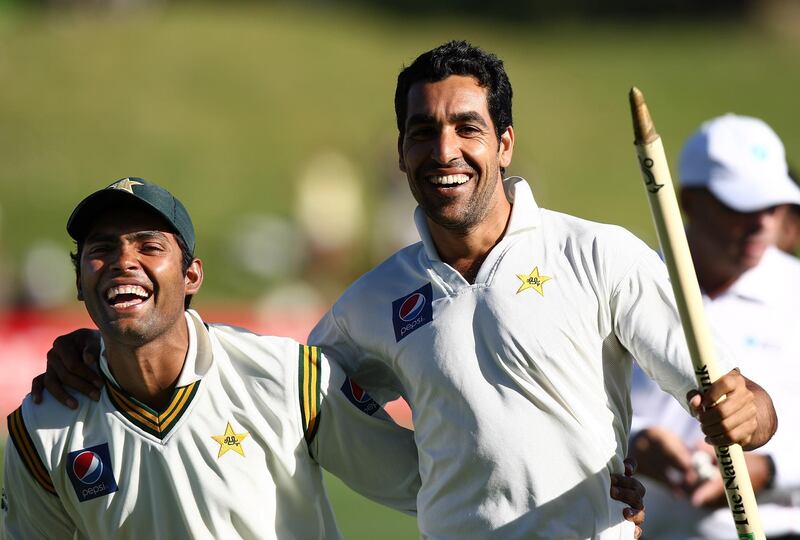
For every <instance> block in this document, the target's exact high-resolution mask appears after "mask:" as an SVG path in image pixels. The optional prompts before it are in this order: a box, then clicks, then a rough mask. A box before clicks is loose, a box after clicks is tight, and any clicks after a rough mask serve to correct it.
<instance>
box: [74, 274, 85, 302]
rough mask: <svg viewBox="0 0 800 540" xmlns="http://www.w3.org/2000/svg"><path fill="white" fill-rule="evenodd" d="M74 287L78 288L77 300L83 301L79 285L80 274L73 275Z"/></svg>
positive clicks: (81, 289)
mask: <svg viewBox="0 0 800 540" xmlns="http://www.w3.org/2000/svg"><path fill="white" fill-rule="evenodd" d="M75 288H76V289H77V290H78V301H79V302H83V288H82V287H81V276H80V275H78V276H76V277H75Z"/></svg>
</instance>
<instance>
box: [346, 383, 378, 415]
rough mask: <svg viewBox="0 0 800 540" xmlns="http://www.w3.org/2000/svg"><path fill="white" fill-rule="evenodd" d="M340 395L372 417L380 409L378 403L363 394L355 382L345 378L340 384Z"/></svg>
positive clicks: (362, 390)
mask: <svg viewBox="0 0 800 540" xmlns="http://www.w3.org/2000/svg"><path fill="white" fill-rule="evenodd" d="M342 393H343V394H344V395H345V397H346V398H347V400H348V401H350V403H352V404H353V405H355V406H356V408H358V409H360V410H361V411H362V412H364V413H366V414H368V415H370V416H372V415H373V414H375V411H377V410H378V409H380V408H381V406H380V405H378V402H377V401H375V400H374V399H372V398H371V397H370V395H369V394H367V393H366V392H364V389H363V388H361V387H360V386H358V385H357V384H356V383H355V382H353V381H352V380H350V377H346V378H345V380H344V383H343V384H342Z"/></svg>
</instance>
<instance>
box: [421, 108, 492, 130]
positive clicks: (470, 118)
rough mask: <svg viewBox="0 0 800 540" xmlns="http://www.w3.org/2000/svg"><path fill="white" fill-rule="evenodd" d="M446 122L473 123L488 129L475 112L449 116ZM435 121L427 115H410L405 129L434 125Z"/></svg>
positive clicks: (481, 117)
mask: <svg viewBox="0 0 800 540" xmlns="http://www.w3.org/2000/svg"><path fill="white" fill-rule="evenodd" d="M447 120H448V122H453V123H460V122H475V123H476V124H478V125H480V126H481V127H484V128H488V127H489V126H488V125H487V124H486V121H485V120H484V119H483V116H481V115H480V114H478V113H477V112H476V111H465V112H460V113H456V114H453V115H450V116H449V117H448V118H447ZM436 123H437V120H436V119H435V118H434V117H433V116H431V115H429V114H414V115H411V116H410V117H409V119H408V121H407V122H406V128H409V127H411V126H415V125H419V124H436Z"/></svg>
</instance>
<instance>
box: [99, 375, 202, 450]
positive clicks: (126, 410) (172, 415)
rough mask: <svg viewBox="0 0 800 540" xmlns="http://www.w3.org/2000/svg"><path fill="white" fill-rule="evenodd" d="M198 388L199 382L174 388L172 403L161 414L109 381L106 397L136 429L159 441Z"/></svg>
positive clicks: (171, 426)
mask: <svg viewBox="0 0 800 540" xmlns="http://www.w3.org/2000/svg"><path fill="white" fill-rule="evenodd" d="M199 387H200V381H195V382H193V383H192V384H189V385H186V386H181V387H179V388H176V389H175V393H174V394H173V395H172V401H170V403H169V405H168V406H167V408H166V409H164V411H163V412H160V413H159V412H157V411H154V410H153V409H151V408H150V407H148V406H147V405H144V404H143V403H141V402H140V401H138V400H137V399H136V398H134V397H132V396H127V395H125V394H124V393H123V392H122V391H121V390H120V389H119V388H117V387H116V386H115V385H114V384H112V383H111V382H110V381H107V382H106V388H107V389H108V397H109V398H110V399H111V403H113V404H114V406H115V407H116V408H117V410H118V411H119V412H121V413H122V415H123V416H124V417H125V418H127V419H128V420H130V421H131V422H132V423H133V424H134V425H135V426H136V427H138V428H140V429H142V430H143V431H145V432H147V433H149V434H150V435H153V436H154V437H157V438H159V439H163V438H164V437H166V436H167V433H169V432H170V430H172V428H173V427H175V425H176V424H177V423H178V420H180V418H181V416H183V413H185V412H186V409H188V408H189V404H190V403H191V402H192V399H193V398H194V396H195V394H197V389H198V388H199Z"/></svg>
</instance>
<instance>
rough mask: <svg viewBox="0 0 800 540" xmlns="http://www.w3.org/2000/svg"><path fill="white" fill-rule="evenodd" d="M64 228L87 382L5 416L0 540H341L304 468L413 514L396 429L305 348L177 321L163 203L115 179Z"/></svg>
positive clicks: (177, 226)
mask: <svg viewBox="0 0 800 540" xmlns="http://www.w3.org/2000/svg"><path fill="white" fill-rule="evenodd" d="M67 231H68V232H69V234H70V236H71V237H72V238H73V239H74V240H75V242H76V246H77V249H76V254H75V255H74V262H75V272H76V275H77V279H76V283H77V289H78V299H79V300H82V301H83V302H84V305H85V307H86V310H87V311H88V313H89V315H90V316H91V318H92V320H93V321H94V322H95V324H96V325H97V326H98V328H99V329H100V335H101V336H102V343H101V351H102V353H101V357H100V362H99V368H100V369H99V371H100V373H101V375H102V380H103V384H102V387H101V389H100V392H99V394H100V396H99V400H98V401H94V400H92V399H89V398H87V397H86V396H81V395H78V396H75V398H74V400H75V404H76V407H75V408H74V409H70V408H66V407H63V406H61V405H60V404H59V403H58V402H57V401H56V400H54V399H53V398H52V396H50V395H49V394H48V395H45V396H44V401H43V403H42V404H41V405H40V406H34V403H33V399H32V398H31V396H28V397H27V398H26V399H25V400H24V402H23V404H22V406H20V407H19V408H18V409H17V410H16V411H14V412H13V413H11V415H9V417H8V433H9V438H8V441H7V446H6V452H5V467H4V473H5V478H4V482H5V485H4V486H3V495H2V512H3V514H4V520H3V522H4V523H3V528H2V530H0V537H2V538H14V539H17V538H19V539H30V538H47V539H56V538H72V537H73V535H74V536H75V537H76V538H101V537H103V538H105V537H108V536H109V535H111V536H113V537H115V538H189V537H194V538H201V537H202V538H309V539H310V538H340V537H341V535H340V534H339V531H338V530H337V527H336V524H335V522H334V514H333V509H332V508H331V506H330V503H329V501H328V499H327V496H326V494H325V488H324V486H323V479H322V473H321V470H320V466H323V467H325V468H326V469H327V470H329V471H330V472H332V473H334V474H335V475H337V476H339V477H340V478H341V479H342V480H343V481H344V482H345V483H346V484H348V485H349V486H351V487H352V488H353V489H355V490H356V491H358V492H359V493H361V494H362V495H364V496H366V497H369V498H371V499H373V500H375V501H377V502H380V503H382V504H386V505H387V506H391V507H393V508H395V509H397V510H401V511H404V512H407V513H412V514H413V513H414V512H415V508H416V495H417V490H418V488H419V473H418V465H417V451H416V446H415V445H414V440H413V433H412V432H411V431H409V430H406V429H404V428H402V427H400V426H397V425H396V424H395V423H394V422H392V421H391V419H390V418H389V417H388V416H387V415H386V414H385V412H384V411H383V410H382V409H381V408H380V407H378V406H377V404H375V402H374V401H372V400H370V399H369V396H366V395H363V394H362V393H360V392H359V391H358V389H357V388H356V387H354V386H353V385H352V384H351V382H350V381H349V379H348V378H347V377H346V376H345V375H344V373H343V372H342V371H341V369H340V368H339V367H338V366H336V365H335V364H332V363H329V362H328V361H327V359H326V358H325V357H324V356H323V355H321V354H320V352H319V349H318V348H316V347H309V346H306V345H301V344H299V343H297V342H295V341H293V340H291V339H288V338H278V337H271V336H258V335H255V334H252V333H249V332H247V331H246V330H242V329H238V328H233V327H230V326H223V325H217V324H207V323H205V322H204V321H203V320H202V319H201V318H200V315H199V314H198V313H197V312H196V311H194V310H191V309H188V308H189V304H190V302H191V298H192V296H194V295H195V294H197V293H198V292H199V291H200V287H201V285H202V283H203V266H202V263H201V261H200V259H198V258H196V257H195V256H194V248H195V233H194V226H193V224H192V221H191V218H190V217H189V214H188V212H187V211H186V209H185V208H184V206H183V205H182V204H181V203H180V201H178V200H177V199H175V198H174V197H173V196H172V195H171V194H170V193H169V192H168V191H166V190H165V189H163V188H161V187H160V186H157V185H154V184H151V183H149V182H146V181H145V180H142V179H141V178H125V179H122V180H119V181H117V182H115V183H113V184H111V185H110V186H108V187H107V188H105V189H102V190H99V191H97V192H95V193H93V194H91V195H89V196H88V197H87V198H85V199H84V200H83V201H82V202H81V203H79V204H78V206H77V207H76V208H75V210H74V211H73V213H72V215H71V216H70V218H69V221H68V224H67ZM366 405H370V408H369V409H368V410H367V408H366Z"/></svg>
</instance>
